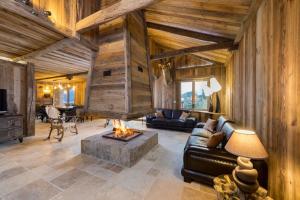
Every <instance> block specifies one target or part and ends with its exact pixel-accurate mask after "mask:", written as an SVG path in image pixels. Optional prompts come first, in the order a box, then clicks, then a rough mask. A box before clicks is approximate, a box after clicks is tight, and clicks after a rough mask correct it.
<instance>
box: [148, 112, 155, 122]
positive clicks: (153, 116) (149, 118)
mask: <svg viewBox="0 0 300 200" xmlns="http://www.w3.org/2000/svg"><path fill="white" fill-rule="evenodd" d="M153 119H156V117H155V115H153V114H151V115H146V122H148V123H150V122H151V121H152V120H153Z"/></svg>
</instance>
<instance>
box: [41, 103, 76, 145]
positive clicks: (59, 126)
mask: <svg viewBox="0 0 300 200" xmlns="http://www.w3.org/2000/svg"><path fill="white" fill-rule="evenodd" d="M46 112H47V115H48V117H49V121H50V123H51V126H50V132H49V135H48V137H47V138H46V139H47V140H49V139H50V137H51V133H52V131H53V130H56V131H57V136H60V137H56V139H58V141H62V139H63V137H64V133H65V131H66V130H67V129H69V130H70V132H71V133H75V134H76V135H77V134H78V129H77V125H76V122H77V118H76V116H65V115H64V114H63V115H61V114H60V112H59V110H58V109H57V108H55V107H54V106H47V107H46Z"/></svg>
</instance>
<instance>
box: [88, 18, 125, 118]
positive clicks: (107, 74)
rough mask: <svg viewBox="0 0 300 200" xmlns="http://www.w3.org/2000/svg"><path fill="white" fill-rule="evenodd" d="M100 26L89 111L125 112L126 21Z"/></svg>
mask: <svg viewBox="0 0 300 200" xmlns="http://www.w3.org/2000/svg"><path fill="white" fill-rule="evenodd" d="M111 25H112V26H110V25H105V26H101V27H100V35H99V38H102V40H100V41H99V52H98V55H97V57H96V61H95V66H94V67H93V70H92V77H91V78H92V80H91V86H90V97H89V108H88V110H89V111H92V112H98V113H106V112H107V113H119V114H124V112H125V57H124V55H125V49H124V48H125V47H124V38H123V35H122V34H120V32H121V33H122V31H123V21H122V20H120V21H118V23H112V24H111Z"/></svg>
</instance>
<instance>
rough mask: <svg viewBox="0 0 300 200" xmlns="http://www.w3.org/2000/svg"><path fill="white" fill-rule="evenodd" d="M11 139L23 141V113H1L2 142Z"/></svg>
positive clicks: (0, 131)
mask: <svg viewBox="0 0 300 200" xmlns="http://www.w3.org/2000/svg"><path fill="white" fill-rule="evenodd" d="M11 139H14V140H16V139H18V140H19V142H21V143H22V142H23V115H19V114H18V115H14V114H5V115H0V142H5V141H8V140H11Z"/></svg>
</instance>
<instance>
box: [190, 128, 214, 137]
mask: <svg viewBox="0 0 300 200" xmlns="http://www.w3.org/2000/svg"><path fill="white" fill-rule="evenodd" d="M192 135H194V136H201V137H205V138H209V137H210V136H211V135H212V133H211V132H210V131H208V130H206V129H204V128H194V129H193V131H192Z"/></svg>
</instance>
